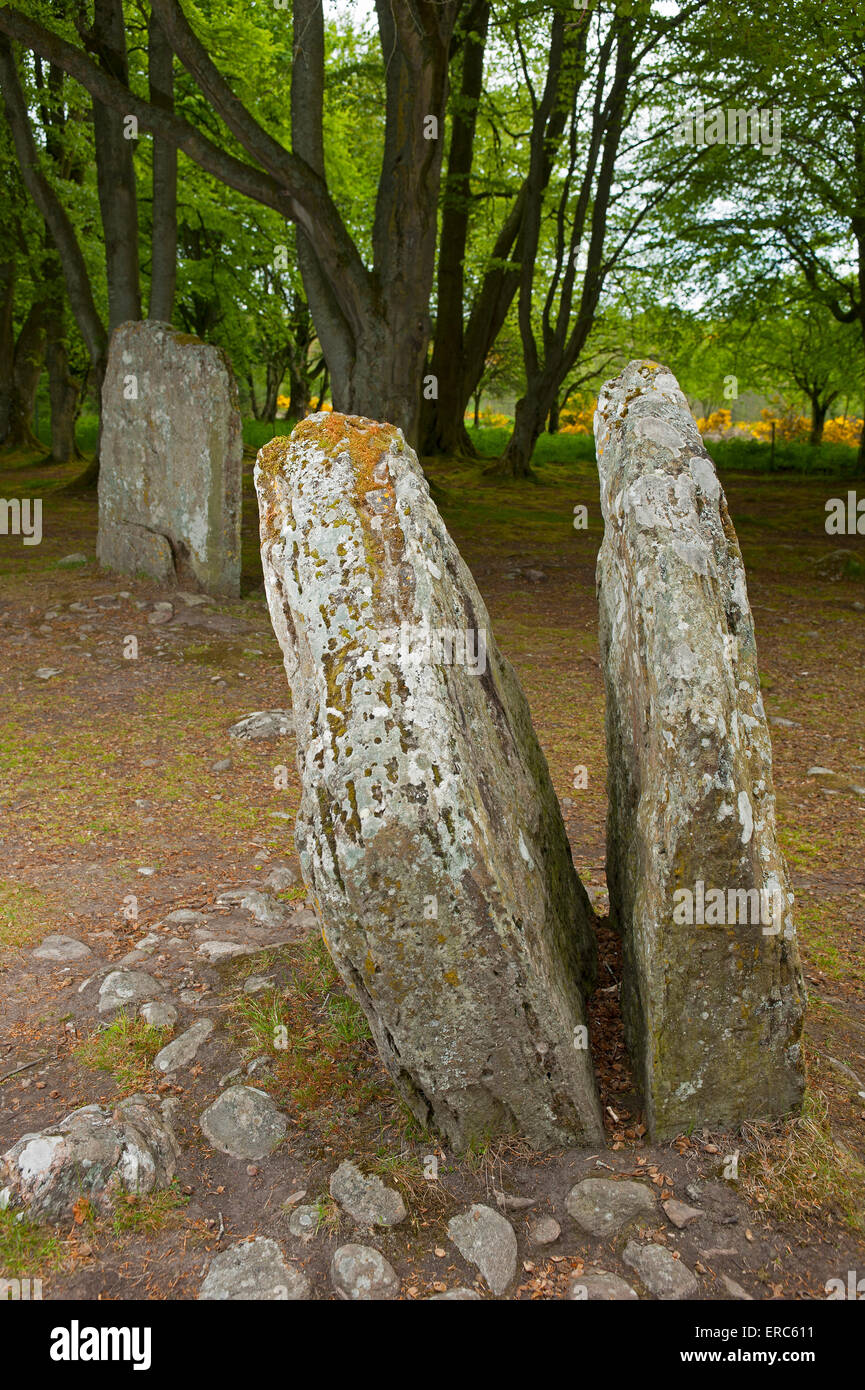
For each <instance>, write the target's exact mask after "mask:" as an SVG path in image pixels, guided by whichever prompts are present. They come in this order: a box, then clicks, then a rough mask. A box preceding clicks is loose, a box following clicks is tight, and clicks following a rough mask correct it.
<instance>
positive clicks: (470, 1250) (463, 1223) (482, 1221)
mask: <svg viewBox="0 0 865 1390" xmlns="http://www.w3.org/2000/svg"><path fill="white" fill-rule="evenodd" d="M448 1235H449V1236H450V1238H451V1240H452V1241H453V1243H454V1245H455V1246H456V1247H457V1249H458V1250H459V1252H460V1254H461V1255H462V1257H463V1259H465V1260H468V1262H469V1264H473V1265H476V1266H477V1268H478V1269H479V1270H480V1272H481V1274H482V1275H483V1277H484V1279H485V1280H486V1282H487V1284H488V1285H489V1286H490V1288H491V1289H492V1291H493V1293H495V1294H501V1293H504V1291H505V1289H506V1288H507V1287H508V1285H509V1284H510V1283H511V1281H512V1280H513V1278H514V1276H515V1275H516V1272H517V1238H516V1235H515V1234H514V1228H513V1226H512V1225H511V1223H510V1221H508V1220H507V1219H506V1218H505V1217H504V1216H501V1215H500V1214H499V1212H497V1211H493V1209H492V1207H485V1206H482V1205H480V1204H479V1203H475V1205H474V1206H472V1207H470V1208H469V1210H468V1211H467V1212H464V1213H463V1214H462V1215H461V1216H452V1217H451V1219H450V1221H449V1222H448Z"/></svg>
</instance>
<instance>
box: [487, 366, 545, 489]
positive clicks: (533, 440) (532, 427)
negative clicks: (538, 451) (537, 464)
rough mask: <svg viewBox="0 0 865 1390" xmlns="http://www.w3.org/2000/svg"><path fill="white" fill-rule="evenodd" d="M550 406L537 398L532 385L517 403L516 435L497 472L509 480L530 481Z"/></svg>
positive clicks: (503, 455)
mask: <svg viewBox="0 0 865 1390" xmlns="http://www.w3.org/2000/svg"><path fill="white" fill-rule="evenodd" d="M548 412H549V406H547V405H545V404H544V403H543V401H541V400H539V399H538V395H537V394H536V393H535V391H533V390H532V386H531V384H530V385H529V390H528V392H527V393H526V395H525V396H523V397H521V399H520V400H518V401H517V407H516V411H515V412H514V432H513V434H512V435H511V437H510V439H509V440H508V443H507V447H506V448H505V451H504V453H503V454H502V456H501V459H500V460H499V462H498V464H497V465H496V466H495V469H494V471H495V472H497V473H501V474H503V475H504V476H505V477H508V478H529V477H531V473H532V454H533V453H534V451H535V445H536V444H537V442H538V440H539V438H540V436H541V434H542V433H543V428H544V421H545V420H546V418H547V414H548Z"/></svg>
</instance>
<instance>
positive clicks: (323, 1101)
mask: <svg viewBox="0 0 865 1390" xmlns="http://www.w3.org/2000/svg"><path fill="white" fill-rule="evenodd" d="M283 958H284V959H285V958H288V960H289V961H290V962H291V976H290V979H289V983H288V984H287V985H286V986H285V987H284V988H283V989H281V990H280V989H270V990H265V991H263V992H262V993H261V994H259V995H256V996H253V997H250V996H248V995H243V994H240V995H238V996H237V997H236V998H235V1000H234V1001H233V1004H232V1007H231V1011H230V1013H229V1016H228V1026H229V1029H230V1030H231V1031H232V1032H233V1034H234V1037H235V1041H236V1042H237V1043H238V1044H239V1045H240V1047H242V1048H243V1050H244V1053H245V1055H246V1056H247V1057H251V1056H256V1055H260V1054H261V1053H262V1052H264V1053H266V1054H267V1055H268V1056H270V1057H271V1058H272V1059H273V1073H274V1075H273V1077H272V1078H271V1079H269V1080H268V1079H266V1078H263V1079H262V1081H261V1084H262V1085H263V1086H264V1087H266V1088H267V1089H268V1090H270V1091H271V1092H272V1093H273V1094H274V1096H275V1098H277V1099H278V1101H279V1102H280V1103H281V1104H284V1105H286V1106H288V1107H289V1109H290V1110H292V1111H293V1113H294V1115H295V1117H296V1119H297V1120H298V1121H299V1122H300V1123H301V1124H304V1123H307V1122H308V1121H309V1120H310V1119H311V1118H312V1117H314V1116H318V1115H320V1114H323V1115H325V1117H327V1112H331V1111H333V1114H331V1115H330V1118H331V1120H334V1119H335V1117H336V1116H337V1114H339V1115H342V1114H344V1115H346V1116H348V1115H357V1114H359V1113H360V1112H361V1111H362V1110H364V1109H366V1107H367V1106H368V1105H370V1104H371V1103H372V1102H373V1101H377V1102H378V1103H379V1104H382V1103H383V1102H384V1101H386V1100H392V1098H393V1097H392V1091H391V1089H390V1083H389V1081H388V1079H387V1077H386V1075H385V1073H384V1071H383V1069H382V1066H381V1063H380V1062H379V1060H378V1056H377V1054H376V1052H375V1048H374V1047H373V1045H372V1041H371V1038H370V1033H369V1027H368V1025H367V1022H366V1018H365V1017H364V1014H363V1011H362V1010H361V1009H360V1006H359V1005H358V1004H357V1003H356V1002H355V1001H354V1000H353V999H351V998H349V997H348V996H346V994H345V993H344V989H343V985H342V981H341V980H340V978H339V975H338V974H337V971H336V967H335V966H334V964H333V961H332V960H331V958H330V955H329V954H328V951H327V947H326V946H325V945H324V942H323V941H322V940H321V938H320V937H317V938H315V939H314V940H311V941H306V942H304V943H303V944H302V945H299V946H296V947H287V948H285V954H284V957H283ZM335 1106H338V1107H339V1109H338V1112H337V1111H334V1107H335ZM322 1122H324V1121H322Z"/></svg>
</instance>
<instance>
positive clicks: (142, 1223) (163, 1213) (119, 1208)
mask: <svg viewBox="0 0 865 1390" xmlns="http://www.w3.org/2000/svg"><path fill="white" fill-rule="evenodd" d="M188 1202H189V1198H188V1197H187V1196H185V1195H184V1194H183V1193H182V1192H181V1191H180V1187H179V1185H178V1182H177V1179H176V1178H175V1179H174V1181H173V1182H172V1184H171V1186H170V1187H167V1188H166V1189H165V1191H164V1192H152V1193H150V1194H149V1195H148V1196H145V1197H138V1196H136V1195H135V1194H133V1193H128V1194H127V1195H126V1196H125V1197H121V1198H119V1199H118V1201H117V1203H116V1205H115V1208H114V1211H113V1213H112V1216H111V1229H112V1231H113V1232H114V1234H115V1235H116V1236H122V1235H130V1234H131V1235H139V1234H145V1235H147V1234H151V1233H153V1232H155V1231H161V1230H164V1229H165V1228H166V1227H167V1226H172V1225H176V1224H178V1223H177V1218H178V1216H179V1214H180V1213H181V1212H182V1211H184V1209H185V1208H186V1206H187V1205H188Z"/></svg>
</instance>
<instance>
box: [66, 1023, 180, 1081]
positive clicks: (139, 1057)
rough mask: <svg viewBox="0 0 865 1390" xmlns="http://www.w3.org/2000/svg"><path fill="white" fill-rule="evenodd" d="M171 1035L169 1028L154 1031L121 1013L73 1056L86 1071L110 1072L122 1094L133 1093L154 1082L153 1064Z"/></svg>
mask: <svg viewBox="0 0 865 1390" xmlns="http://www.w3.org/2000/svg"><path fill="white" fill-rule="evenodd" d="M170 1033H171V1029H170V1028H154V1027H153V1026H152V1025H151V1024H149V1023H145V1022H144V1020H143V1019H141V1018H130V1017H129V1016H128V1014H126V1013H125V1012H124V1011H121V1012H120V1013H119V1014H118V1015H117V1017H116V1018H115V1019H114V1021H113V1022H112V1023H110V1024H109V1025H108V1027H107V1028H102V1029H100V1030H99V1031H98V1032H96V1033H94V1034H93V1036H92V1037H90V1038H88V1039H87V1040H86V1041H85V1042H83V1043H82V1044H81V1045H80V1046H79V1047H77V1048H76V1049H75V1054H74V1055H75V1058H76V1060H77V1061H79V1062H81V1063H82V1064H83V1065H84V1066H85V1067H90V1068H91V1069H92V1070H93V1071H106V1072H108V1073H109V1074H110V1075H111V1076H113V1078H114V1080H115V1081H116V1082H117V1084H118V1086H119V1087H120V1088H121V1090H124V1091H128V1092H130V1093H132V1092H134V1091H139V1090H142V1089H143V1088H144V1086H145V1085H146V1084H147V1082H148V1081H149V1080H152V1073H151V1071H150V1067H151V1064H152V1062H153V1059H154V1057H155V1056H156V1054H157V1052H158V1051H159V1050H160V1048H161V1047H164V1046H165V1043H166V1041H167V1039H168V1037H169V1035H170Z"/></svg>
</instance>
